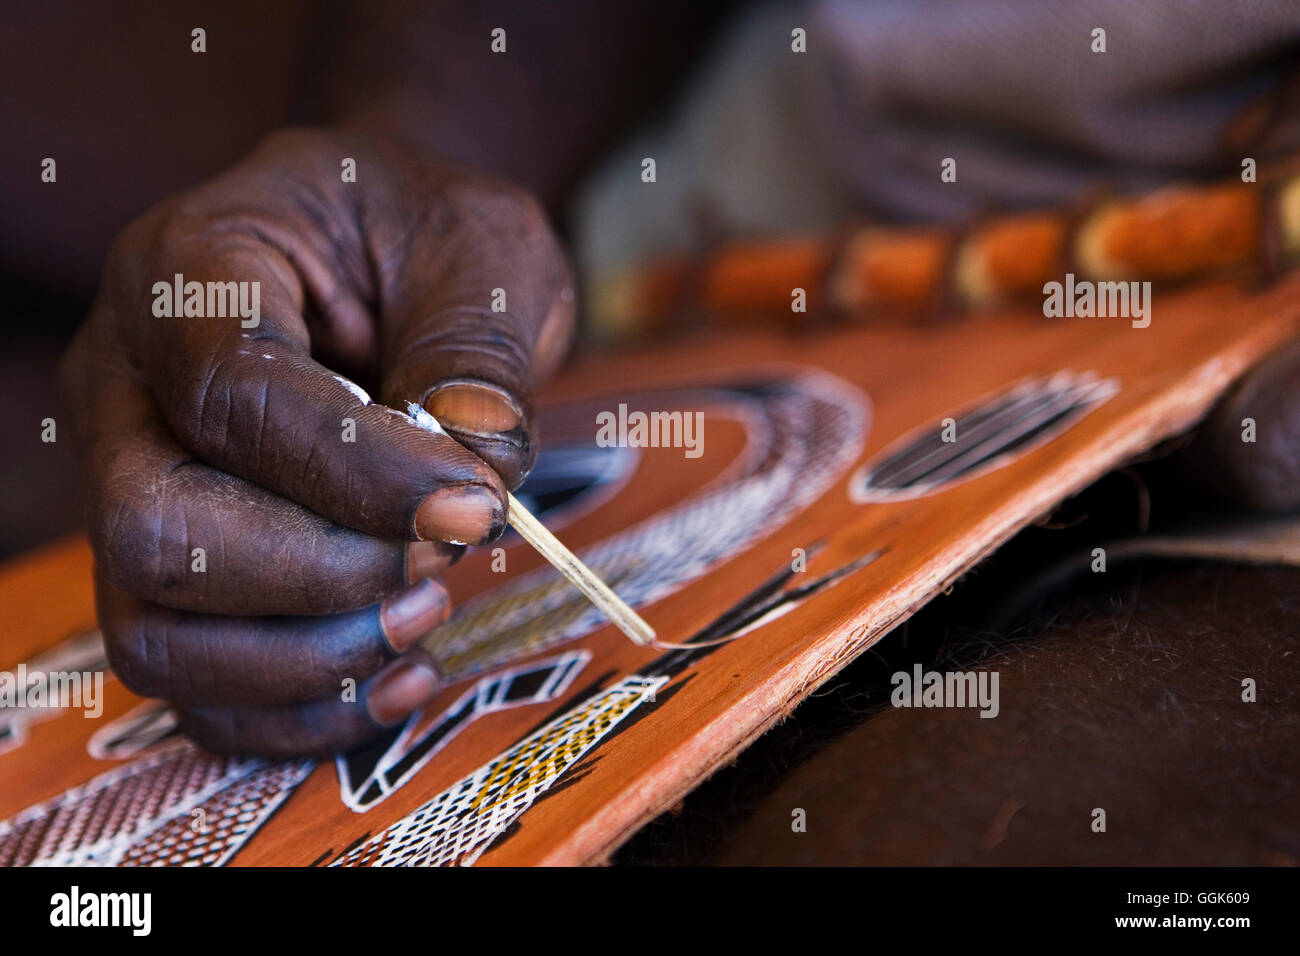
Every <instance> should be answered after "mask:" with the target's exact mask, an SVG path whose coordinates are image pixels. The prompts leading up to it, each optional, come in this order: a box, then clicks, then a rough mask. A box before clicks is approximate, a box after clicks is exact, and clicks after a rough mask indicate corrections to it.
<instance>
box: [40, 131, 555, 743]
mask: <svg viewBox="0 0 1300 956" xmlns="http://www.w3.org/2000/svg"><path fill="white" fill-rule="evenodd" d="M345 159H353V160H355V163H356V181H355V182H344V181H343V180H344V177H343V176H342V174H341V171H342V168H343V166H342V164H343V161H344V160H345ZM178 273H179V274H181V275H183V276H184V280H185V281H186V282H191V281H197V282H201V283H208V282H232V281H233V282H254V281H255V282H259V283H260V304H261V310H260V311H261V314H260V323H259V324H258V325H257V327H255V328H245V327H244V325H243V323H242V322H241V319H240V317H239V316H237V315H236V316H232V317H227V318H221V317H197V316H189V317H171V318H165V317H158V316H156V315H155V314H154V292H153V291H152V290H153V286H154V284H155V283H157V282H168V283H170V282H171V281H172V278H173V276H174V275H176V274H178ZM495 290H501V291H500V292H497V291H495ZM572 300H573V294H572V289H571V279H570V273H569V269H568V266H567V264H566V261H565V258H564V256H563V254H562V252H561V250H560V248H559V246H558V244H557V242H556V240H555V238H554V236H553V235H552V233H551V230H550V228H549V226H548V224H547V222H546V219H545V216H544V214H543V213H542V211H541V209H540V207H539V206H538V205H537V203H535V202H534V201H533V200H532V199H531V198H529V197H528V196H527V195H526V194H524V193H522V192H521V191H520V190H518V189H516V188H514V187H511V186H509V185H507V184H504V183H501V182H498V181H495V180H491V179H486V178H481V177H477V176H472V175H466V174H460V173H457V172H455V171H452V170H449V169H446V168H443V167H440V166H438V165H436V164H433V163H430V162H428V161H427V160H424V159H422V158H420V157H417V156H414V155H412V154H409V153H406V152H405V151H403V150H402V149H400V148H399V147H396V146H392V145H379V144H377V143H375V142H374V141H372V140H369V139H366V138H363V137H360V136H355V135H349V134H344V133H325V132H316V131H306V130H301V131H299V130H293V131H286V132H283V133H278V134H276V135H274V136H272V137H270V138H269V139H268V140H267V141H266V142H264V143H263V144H262V145H261V146H260V147H259V148H258V149H257V150H256V151H255V152H254V154H253V155H252V156H251V157H250V158H249V159H247V160H246V161H245V162H243V163H241V164H240V165H238V166H236V167H235V168H233V169H231V170H230V171H229V172H227V173H225V174H224V175H222V176H220V177H218V178H217V179H215V180H213V181H212V182H209V183H207V184H205V185H203V186H201V187H199V188H197V189H195V190H193V191H191V192H189V193H186V194H184V195H181V196H179V197H177V198H175V199H173V200H171V201H169V202H167V203H164V204H163V205H161V206H159V207H157V208H155V209H153V210H151V211H150V212H148V213H146V214H145V215H143V216H142V217H140V218H139V219H137V220H136V221H134V222H132V223H131V224H130V225H129V226H128V227H127V228H126V229H125V230H124V231H123V232H122V233H121V234H120V236H119V237H118V238H117V240H116V241H115V243H114V244H113V247H112V249H111V251H110V253H109V256H108V259H107V263H106V266H105V270H104V274H103V279H102V283H101V288H100V293H99V296H98V298H97V301H96V304H95V306H94V308H93V310H92V312H91V315H90V317H89V319H88V321H87V322H86V324H85V325H84V326H83V328H82V329H81V331H80V332H79V334H78V336H77V338H76V340H75V341H74V343H73V345H72V347H71V349H70V350H69V353H68V355H67V356H66V357H65V359H64V363H63V367H62V369H61V374H60V378H61V384H62V387H63V390H64V392H65V395H66V398H67V399H68V402H69V405H70V406H71V407H72V408H73V409H74V410H75V415H76V418H77V422H76V425H77V433H78V441H79V446H80V447H81V450H82V453H83V456H84V463H85V480H86V482H87V490H88V494H87V500H88V505H87V507H88V515H87V519H88V527H89V532H90V539H91V543H92V545H93V548H94V553H95V562H96V581H95V589H96V600H97V606H98V613H99V620H100V625H101V628H102V630H103V633H104V638H105V643H106V646H107V650H108V656H109V660H110V662H111V664H112V666H113V669H114V670H115V671H116V673H117V674H118V676H119V677H120V678H121V680H122V681H123V683H124V684H126V686H127V687H129V688H130V689H131V690H133V691H135V692H136V693H138V694H141V695H144V696H148V697H156V698H162V699H164V700H167V701H169V702H171V703H172V705H173V706H174V707H175V708H176V710H177V712H178V713H179V715H180V720H181V726H182V728H183V729H184V730H185V731H187V732H188V733H189V734H190V735H191V736H193V737H194V738H195V739H197V740H198V741H199V742H200V743H202V744H203V745H205V746H207V747H208V748H210V749H213V750H216V751H222V752H244V753H257V754H267V755H288V754H325V753H329V752H334V751H339V750H343V749H346V748H348V747H351V746H353V745H356V744H358V743H360V742H362V741H364V740H365V739H366V738H367V737H369V736H371V735H373V734H374V733H375V732H377V730H378V729H379V728H380V727H381V726H387V725H392V724H394V723H396V722H398V721H400V720H402V719H403V718H404V717H406V716H407V715H408V714H410V713H411V712H413V711H414V710H416V709H418V708H419V707H421V706H422V705H424V704H425V703H426V702H427V701H428V700H429V699H430V698H431V697H432V696H433V695H434V694H435V693H436V691H437V690H438V688H439V676H438V674H437V671H436V668H435V667H434V665H433V662H432V660H431V659H430V658H429V656H428V655H427V654H426V653H425V652H423V651H421V650H419V649H418V648H417V647H416V642H417V640H418V639H419V638H420V637H421V636H423V635H424V634H426V633H427V632H428V631H429V630H431V629H432V628H434V627H436V626H437V625H438V624H439V623H441V622H442V621H443V620H445V618H446V616H447V613H448V611H449V605H448V598H447V593H446V591H445V590H444V588H443V587H442V586H441V584H439V583H438V580H437V578H438V575H439V574H440V573H441V572H442V571H443V570H444V569H445V568H446V567H447V566H448V564H450V562H451V561H453V560H454V559H455V558H456V557H457V556H458V555H459V553H460V551H461V550H463V546H464V545H466V544H479V543H482V542H486V541H490V540H492V539H493V538H495V537H497V536H498V535H500V534H501V532H502V530H503V528H504V526H505V506H504V495H505V491H506V488H507V487H514V486H516V485H518V483H519V482H520V481H522V480H523V477H524V475H525V474H526V473H527V471H528V470H529V468H530V467H531V465H532V463H533V461H534V459H535V456H536V452H537V436H536V434H535V431H534V429H533V405H532V392H533V387H534V383H535V382H536V381H538V380H539V379H540V378H541V377H543V376H545V375H546V374H548V373H549V371H550V370H552V369H553V367H554V366H555V365H556V364H558V361H559V359H560V357H561V356H562V353H563V351H564V348H565V346H566V343H567V341H568V338H569V336H570V334H571V329H572V324H573V308H572ZM503 304H504V310H502V305H503ZM494 305H495V306H496V308H495V309H494ZM354 383H360V384H354ZM363 388H370V389H374V390H375V399H374V401H370V400H369V397H368V396H367V395H366V393H365V392H364V391H363ZM408 403H415V405H416V406H420V407H423V408H425V409H427V410H428V411H429V412H431V413H432V414H433V415H434V416H436V419H437V420H438V421H439V422H441V424H442V425H443V426H444V427H445V429H446V431H447V433H443V434H439V433H437V432H435V431H430V430H427V428H422V427H420V425H419V424H418V423H417V422H416V420H415V418H421V417H422V416H420V415H419V412H418V408H417V409H416V410H414V411H413V414H414V415H415V418H412V414H408V412H412V410H411V409H410V408H409V406H408ZM345 420H351V421H352V422H353V423H354V424H353V426H352V436H353V437H352V440H347V438H346V435H347V429H348V426H347V422H346V421H345ZM200 548H201V549H203V556H202V560H201V561H199V560H197V559H196V549H200ZM198 567H202V568H203V569H202V570H196V568H198ZM349 687H354V688H355V693H348V690H349Z"/></svg>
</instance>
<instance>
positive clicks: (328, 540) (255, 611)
mask: <svg viewBox="0 0 1300 956" xmlns="http://www.w3.org/2000/svg"><path fill="white" fill-rule="evenodd" d="M94 394H95V402H96V404H97V406H98V409H99V412H98V414H97V416H96V417H95V421H94V425H93V432H92V434H91V437H90V441H89V444H88V452H89V454H88V455H87V461H88V463H89V464H88V468H89V472H88V488H89V492H90V493H89V495H88V501H87V517H88V526H89V529H90V536H91V540H92V543H93V544H94V547H95V554H96V558H97V561H98V565H99V568H100V569H101V571H103V573H104V574H106V576H107V577H108V579H109V580H111V581H112V582H113V583H114V584H116V585H117V586H118V587H120V588H122V589H124V590H126V591H128V592H130V593H131V594H133V595H134V596H135V597H138V598H142V599H144V600H146V601H151V602H154V603H157V604H162V605H165V606H167V607H171V608H177V609H181V610H192V611H206V612H208V613H211V614H241V615H262V614H332V613H336V612H339V611H346V610H354V609H356V608H361V607H366V606H367V605H370V604H374V603H375V602H376V601H379V600H380V599H381V598H382V597H384V596H385V595H387V594H391V593H393V592H394V591H397V590H400V589H402V588H404V587H406V586H408V585H411V584H414V583H416V582H417V581H419V580H421V579H423V578H427V577H433V576H435V575H438V574H441V573H442V572H443V571H444V570H446V568H447V567H449V566H450V565H451V564H452V563H453V562H454V561H455V560H456V559H457V558H458V557H459V556H460V553H461V552H462V551H463V550H464V549H463V548H460V547H457V546H455V545H448V544H443V543H442V542H437V541H421V542H407V541H395V540H381V539H379V538H373V537H370V536H369V535H365V534H362V533H361V532H359V531H353V530H351V529H349V528H344V527H342V526H340V525H336V524H334V523H333V522H331V521H328V520H327V519H325V518H322V517H321V516H320V515H317V514H315V513H314V512H311V511H308V510H306V509H305V508H303V507H301V506H300V505H297V504H294V503H293V502H291V501H289V500H287V499H285V498H281V497H280V496H278V495H275V494H272V493H271V492H269V491H267V490H265V489H264V488H260V487H258V486H257V485H254V484H252V483H250V482H248V481H245V480H244V479H242V478H236V477H234V476H232V475H226V474H222V473H221V472H219V471H217V470H215V469H213V468H211V467H209V466H207V465H205V464H203V463H201V462H199V461H196V460H194V458H193V457H192V456H191V455H190V454H189V453H188V452H186V451H185V450H184V449H182V448H181V447H180V445H178V444H177V443H176V441H175V439H173V438H172V437H171V435H170V433H169V432H168V431H167V428H166V426H165V424H164V423H163V421H162V420H161V417H160V416H159V415H158V413H157V410H156V409H155V408H154V406H153V402H152V400H151V399H150V397H149V396H148V394H147V393H146V392H145V391H144V389H143V388H142V387H141V386H139V385H136V384H134V383H132V382H130V381H128V380H126V379H123V378H110V379H108V380H106V381H105V382H103V383H102V384H101V385H100V386H99V387H98V388H97V389H96V390H95V392H94Z"/></svg>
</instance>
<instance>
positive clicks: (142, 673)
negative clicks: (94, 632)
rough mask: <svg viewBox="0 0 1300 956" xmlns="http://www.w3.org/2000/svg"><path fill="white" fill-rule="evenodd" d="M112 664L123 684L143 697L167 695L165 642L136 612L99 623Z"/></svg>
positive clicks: (109, 660) (109, 661)
mask: <svg viewBox="0 0 1300 956" xmlns="http://www.w3.org/2000/svg"><path fill="white" fill-rule="evenodd" d="M100 629H101V631H102V633H103V635H104V652H105V654H106V655H107V656H108V663H109V666H110V667H112V668H113V673H114V674H116V675H117V678H118V680H120V681H121V682H122V684H123V686H125V687H126V689H127V690H129V691H131V692H132V693H133V694H137V695H139V696H140V697H158V698H164V699H165V698H166V697H168V684H169V680H168V672H167V664H166V661H167V653H166V645H165V642H164V641H162V640H160V639H159V637H158V635H156V634H154V633H153V632H152V630H151V629H150V627H149V625H148V622H147V621H146V620H145V619H144V618H142V617H140V616H139V615H136V614H125V615H123V614H117V615H114V616H113V617H111V618H110V619H109V620H106V621H102V622H101V623H100Z"/></svg>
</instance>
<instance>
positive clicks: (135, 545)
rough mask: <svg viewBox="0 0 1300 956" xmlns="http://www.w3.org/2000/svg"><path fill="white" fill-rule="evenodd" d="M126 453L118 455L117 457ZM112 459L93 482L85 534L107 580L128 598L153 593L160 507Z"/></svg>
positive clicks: (160, 537) (159, 549)
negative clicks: (121, 590) (123, 591)
mask: <svg viewBox="0 0 1300 956" xmlns="http://www.w3.org/2000/svg"><path fill="white" fill-rule="evenodd" d="M122 454H126V452H122V453H119V456H120V455H122ZM116 465H117V463H116V462H115V461H113V460H110V461H108V462H107V463H106V464H105V466H104V472H103V474H101V475H99V476H98V477H97V478H94V479H92V481H93V482H94V486H93V487H92V488H91V489H90V494H89V496H88V497H89V500H88V505H87V531H88V534H89V537H90V544H91V548H92V550H93V551H94V553H95V558H96V560H97V561H98V562H99V564H100V566H101V567H102V568H103V570H104V573H105V574H106V575H107V576H108V579H109V580H110V581H112V582H113V583H114V584H116V585H117V586H118V587H120V588H122V589H123V590H125V591H128V592H130V593H132V594H137V595H140V594H142V593H147V592H148V591H150V590H152V583H153V582H154V581H155V579H156V578H157V571H158V566H159V564H158V562H159V556H160V554H161V553H162V551H163V545H164V540H163V538H164V534H163V533H164V521H163V514H162V508H161V506H160V504H159V502H158V501H157V499H156V498H155V496H154V495H153V494H151V493H150V490H149V489H147V488H146V489H142V488H140V487H139V481H138V479H137V478H136V477H134V476H133V475H132V473H131V471H130V470H129V469H125V468H120V467H116Z"/></svg>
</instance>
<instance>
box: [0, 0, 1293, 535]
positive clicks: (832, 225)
mask: <svg viewBox="0 0 1300 956" xmlns="http://www.w3.org/2000/svg"><path fill="white" fill-rule="evenodd" d="M0 26H2V29H3V35H4V37H5V38H6V40H7V43H6V49H7V52H6V56H5V57H4V58H3V62H0V80H2V81H3V82H0V122H2V123H3V128H4V130H5V137H4V139H5V145H4V148H3V150H2V151H0V292H2V293H3V294H2V295H0V327H2V328H3V332H4V341H5V347H4V349H3V353H2V355H0V393H2V394H0V407H3V409H4V412H3V415H2V416H0V463H2V464H0V468H2V469H3V489H2V493H0V555H4V556H8V555H13V554H15V553H16V552H19V551H21V550H23V549H25V548H28V547H31V546H33V545H35V544H37V543H39V542H41V541H44V540H47V539H49V538H51V537H53V536H55V535H58V534H62V533H65V532H67V531H70V530H72V529H74V528H76V527H77V525H78V523H79V513H80V506H79V504H78V501H77V488H76V485H77V471H76V468H75V465H74V463H73V461H72V457H71V455H72V450H71V442H70V441H69V440H68V439H69V438H70V436H66V435H61V436H60V440H59V441H58V442H57V443H56V444H52V445H51V444H45V443H42V442H41V441H40V424H39V423H40V422H41V420H42V419H44V418H46V417H51V416H52V417H55V418H56V419H57V418H58V417H59V410H58V400H57V396H56V395H55V393H54V389H53V385H52V373H53V369H54V367H55V364H56V362H57V359H58V356H59V353H60V351H61V349H62V348H63V346H64V345H65V343H66V342H67V340H68V338H69V336H70V335H71V333H72V332H73V330H74V329H75V327H76V326H77V324H78V323H79V322H80V321H81V319H82V317H83V316H84V315H85V313H86V311H87V309H88V308H89V306H90V303H91V301H92V299H93V296H94V292H95V287H96V281H97V276H98V272H99V268H100V265H101V262H102V259H103V256H104V252H105V249H106V247H107V245H108V243H109V241H110V240H111V238H112V236H113V235H114V234H115V233H116V232H117V231H118V230H119V229H120V228H121V227H122V226H123V225H124V224H125V223H126V222H127V221H129V220H130V219H131V218H132V217H133V216H135V215H137V214H138V213H140V212H142V211H143V210H145V209H147V208H148V207H149V206H150V205H152V204H154V203H156V202H158V201H159V200H161V199H163V198H164V197H167V196H169V195H172V194H174V193H176V192H178V191H181V190H184V189H186V188H188V187H190V186H193V185H195V184H197V183H199V182H201V181H203V180H204V179H205V178H207V177H210V176H212V175H213V174H215V173H217V172H219V171H220V170H222V169H224V168H225V167H228V166H229V165H231V164H232V163H234V162H235V161H237V160H238V159H239V158H240V157H241V156H243V155H244V154H245V153H247V152H248V151H249V149H250V148H251V147H252V146H253V145H254V144H255V143H256V142H257V141H258V140H259V138H261V137H262V136H263V135H265V134H266V133H268V132H270V131H272V130H274V129H277V128H279V127H282V126H285V125H288V124H303V123H308V124H316V123H356V124H365V125H369V126H371V127H373V128H375V129H379V130H383V131H384V132H385V133H391V134H394V135H400V136H402V137H403V138H405V139H407V140H409V141H410V142H412V143H414V144H416V145H417V146H418V147H420V148H423V149H426V150H427V151H428V152H430V153H431V154H433V155H437V156H440V157H444V158H446V159H447V160H449V161H452V162H456V163H462V164H466V165H471V166H475V167H478V168H481V169H486V170H489V171H492V172H496V173H500V174H503V175H506V176H509V177H511V178H513V179H516V180H518V181H520V182H522V183H523V184H524V185H526V186H528V187H530V188H531V189H533V190H535V191H536V192H537V193H538V194H539V195H540V196H541V197H542V199H543V200H544V201H545V202H546V204H547V206H548V207H549V209H550V210H551V212H552V215H553V217H554V219H555V222H556V224H557V227H558V228H559V230H560V232H561V234H562V236H563V237H564V238H565V239H566V240H567V242H568V243H569V245H570V248H571V250H572V252H573V254H574V257H575V261H576V266H577V269H578V272H579V276H580V280H581V284H582V287H583V289H584V290H585V292H586V297H585V299H586V301H585V305H586V307H585V308H584V310H583V319H584V322H585V326H586V336H585V338H586V341H587V342H592V341H603V340H608V339H611V338H614V337H616V333H620V332H621V331H625V330H619V329H614V328H612V327H604V328H603V327H602V320H603V317H605V316H608V315H610V314H612V310H611V309H610V308H609V307H608V306H609V304H610V294H609V290H610V289H611V288H612V287H616V286H617V282H618V280H619V279H620V277H622V276H624V275H625V274H626V273H627V272H628V271H629V270H631V269H634V268H635V267H636V266H637V265H638V264H639V263H642V262H644V261H646V260H647V259H654V258H655V257H658V256H663V255H667V254H682V255H690V254H692V253H693V252H695V251H698V250H701V249H706V248H708V247H709V246H710V244H712V243H716V242H717V241H718V240H719V238H720V237H728V236H755V235H758V236H761V235H769V234H776V235H790V234H799V233H807V232H818V231H827V230H834V229H840V228H843V227H844V226H845V225H846V224H848V223H854V222H862V221H880V222H906V223H911V222H916V223H928V222H951V223H960V222H965V221H969V220H971V218H972V217H977V216H979V215H982V214H985V213H987V212H989V211H992V210H1006V209H1021V208H1027V207H1036V206H1042V205H1053V204H1061V203H1067V202H1070V201H1073V200H1077V199H1078V198H1079V197H1080V196H1085V195H1088V194H1089V192H1090V191H1092V190H1097V189H1101V188H1104V189H1107V190H1115V191H1125V190H1130V189H1149V188H1152V187H1153V186H1158V185H1161V184H1163V183H1166V182H1171V181H1187V180H1196V179H1198V178H1209V177H1214V176H1218V175H1222V174H1224V173H1225V172H1228V173H1230V172H1232V171H1234V170H1236V168H1237V164H1238V162H1239V158H1240V156H1241V155H1242V154H1243V150H1247V149H1249V150H1253V151H1256V152H1258V153H1259V154H1260V155H1266V154H1269V153H1270V152H1272V153H1276V152H1279V151H1281V150H1284V149H1286V148H1288V147H1290V146H1292V145H1294V143H1295V141H1296V129H1297V125H1298V124H1300V109H1296V108H1295V107H1296V106H1297V105H1300V101H1298V100H1297V96H1296V89H1297V84H1296V83H1295V82H1294V79H1295V76H1296V69H1295V67H1296V62H1297V58H1296V52H1297V43H1298V41H1300V10H1298V9H1297V8H1296V6H1295V5H1294V4H1293V3H1284V2H1264V0H1257V2H1241V3H1234V4H1230V5H1229V4H1223V3H1219V2H1207V0H1182V2H1178V3H1174V2H1165V0H1151V2H1145V3H1142V4H1132V3H1129V2H1120V0H1115V2H1109V0H1087V2H1079V3H1070V4H1043V3H1040V2H1034V0H967V2H962V3H950V2H942V0H902V2H881V0H877V2H871V0H862V2H847V0H821V2H805V3H770V2H769V3H741V2H720V3H712V4H699V3H689V2H679V0H656V2H646V0H630V2H624V3H619V4H609V3H601V2H595V0H572V2H571V0H554V2H547V3H545V4H538V3H532V2H496V3H477V4H469V3H451V2H431V3H430V2H413V0H412V2H406V0H386V2H379V3H365V4H351V3H343V2H306V0H280V2H276V3H270V4H267V3H260V2H259V3H253V2H230V3H221V4H213V3H196V2H186V0H181V2H172V3H168V4H164V5H158V4H152V3H144V2H129V0H122V2H115V3H109V4H92V3H75V2H63V3H49V4H18V3H12V4H7V5H6V6H5V8H4V10H3V12H2V13H0ZM498 27H500V28H503V29H505V30H506V42H507V48H506V52H505V53H504V54H494V53H493V52H492V51H491V49H490V41H491V31H492V30H493V29H495V28H498ZM1097 27H1102V28H1104V29H1105V31H1106V42H1107V49H1106V52H1105V53H1104V54H1102V55H1099V54H1098V53H1097V52H1096V51H1095V50H1094V49H1093V48H1092V39H1091V38H1092V35H1093V31H1094V30H1095V29H1096V28H1097ZM195 28H202V29H203V30H204V31H205V51H204V52H202V53H196V52H194V51H193V49H192V31H193V30H194V29H195ZM796 31H798V32H801V33H802V48H798V47H799V43H798V42H797V41H796V39H795V37H796ZM953 155H959V156H961V158H962V159H961V176H960V179H959V182H958V183H957V184H956V185H955V187H954V188H939V183H938V176H937V170H938V163H939V162H940V160H941V159H942V158H943V157H947V156H953ZM46 157H52V158H54V159H56V161H57V181H56V182H55V183H44V182H42V181H41V178H40V172H41V162H42V160H43V159H44V158H46ZM643 157H654V158H655V160H656V164H657V171H656V172H657V176H656V183H655V188H654V189H653V190H649V189H645V188H643V183H642V180H641V177H640V172H641V168H642V167H641V161H642V158H643Z"/></svg>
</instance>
